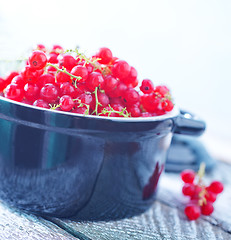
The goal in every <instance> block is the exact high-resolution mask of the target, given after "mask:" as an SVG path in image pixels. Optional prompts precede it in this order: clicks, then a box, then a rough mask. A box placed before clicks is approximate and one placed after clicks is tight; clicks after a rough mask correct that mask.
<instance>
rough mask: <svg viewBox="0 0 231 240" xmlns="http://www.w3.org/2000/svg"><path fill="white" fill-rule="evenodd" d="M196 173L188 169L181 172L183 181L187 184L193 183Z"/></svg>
mask: <svg viewBox="0 0 231 240" xmlns="http://www.w3.org/2000/svg"><path fill="white" fill-rule="evenodd" d="M195 176H196V173H195V172H194V171H193V170H190V169H186V170H184V171H182V172H181V179H182V180H183V182H185V183H193V181H194V178H195Z"/></svg>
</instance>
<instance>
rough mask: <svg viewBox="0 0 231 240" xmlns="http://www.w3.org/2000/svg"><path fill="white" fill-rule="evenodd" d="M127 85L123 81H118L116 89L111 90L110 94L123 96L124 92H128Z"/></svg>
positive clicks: (111, 95)
mask: <svg viewBox="0 0 231 240" xmlns="http://www.w3.org/2000/svg"><path fill="white" fill-rule="evenodd" d="M127 88H128V87H127V85H126V84H124V83H123V82H118V84H117V87H116V88H115V89H114V91H111V92H110V93H109V96H110V97H113V98H114V97H121V96H123V95H124V93H125V92H126V90H127Z"/></svg>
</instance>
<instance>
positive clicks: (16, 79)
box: [11, 75, 26, 88]
mask: <svg viewBox="0 0 231 240" xmlns="http://www.w3.org/2000/svg"><path fill="white" fill-rule="evenodd" d="M11 83H13V84H16V85H18V86H20V87H22V88H23V87H24V85H25V84H26V82H25V79H24V78H23V77H22V76H21V75H17V76H15V77H14V78H13V79H12V81H11Z"/></svg>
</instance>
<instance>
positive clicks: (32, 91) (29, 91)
mask: <svg viewBox="0 0 231 240" xmlns="http://www.w3.org/2000/svg"><path fill="white" fill-rule="evenodd" d="M24 95H25V98H26V99H27V100H29V101H35V100H36V99H37V98H38V96H39V87H38V86H37V84H35V83H27V84H26V85H25V86H24Z"/></svg>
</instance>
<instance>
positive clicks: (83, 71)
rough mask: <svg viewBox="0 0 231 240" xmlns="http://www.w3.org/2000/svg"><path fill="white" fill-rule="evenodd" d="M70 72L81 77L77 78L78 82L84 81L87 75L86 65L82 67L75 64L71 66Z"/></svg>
mask: <svg viewBox="0 0 231 240" xmlns="http://www.w3.org/2000/svg"><path fill="white" fill-rule="evenodd" d="M71 74H72V75H74V76H77V77H81V79H78V80H77V81H78V82H85V81H86V80H87V77H88V70H87V68H86V67H83V66H81V65H77V66H75V67H73V68H72V70H71Z"/></svg>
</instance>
